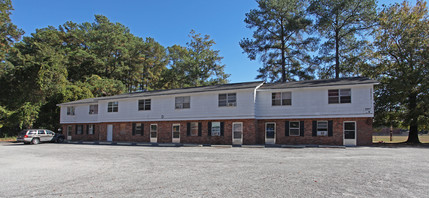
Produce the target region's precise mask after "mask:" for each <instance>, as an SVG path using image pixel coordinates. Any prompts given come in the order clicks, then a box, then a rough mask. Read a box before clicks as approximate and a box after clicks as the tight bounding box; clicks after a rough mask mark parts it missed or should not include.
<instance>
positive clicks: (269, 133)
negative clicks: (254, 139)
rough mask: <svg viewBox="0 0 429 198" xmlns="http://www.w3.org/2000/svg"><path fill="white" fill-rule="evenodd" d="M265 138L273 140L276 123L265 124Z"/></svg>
mask: <svg viewBox="0 0 429 198" xmlns="http://www.w3.org/2000/svg"><path fill="white" fill-rule="evenodd" d="M265 134H266V138H275V134H276V123H265Z"/></svg>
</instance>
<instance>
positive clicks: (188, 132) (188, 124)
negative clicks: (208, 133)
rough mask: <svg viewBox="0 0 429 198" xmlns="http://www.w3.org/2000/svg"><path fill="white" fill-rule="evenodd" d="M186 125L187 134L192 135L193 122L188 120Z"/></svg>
mask: <svg viewBox="0 0 429 198" xmlns="http://www.w3.org/2000/svg"><path fill="white" fill-rule="evenodd" d="M186 126H187V127H186V135H187V136H191V123H190V122H188V123H187V125H186Z"/></svg>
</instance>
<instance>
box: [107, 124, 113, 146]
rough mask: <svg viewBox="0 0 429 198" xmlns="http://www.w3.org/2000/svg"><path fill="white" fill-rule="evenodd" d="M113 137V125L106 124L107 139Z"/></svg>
mask: <svg viewBox="0 0 429 198" xmlns="http://www.w3.org/2000/svg"><path fill="white" fill-rule="evenodd" d="M112 137H113V125H111V124H109V125H107V141H109V142H111V141H112Z"/></svg>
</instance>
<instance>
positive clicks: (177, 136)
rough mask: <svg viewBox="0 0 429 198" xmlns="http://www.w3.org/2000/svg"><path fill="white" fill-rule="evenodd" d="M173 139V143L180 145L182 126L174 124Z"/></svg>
mask: <svg viewBox="0 0 429 198" xmlns="http://www.w3.org/2000/svg"><path fill="white" fill-rule="evenodd" d="M172 137H173V139H172V142H173V143H180V124H173V129H172Z"/></svg>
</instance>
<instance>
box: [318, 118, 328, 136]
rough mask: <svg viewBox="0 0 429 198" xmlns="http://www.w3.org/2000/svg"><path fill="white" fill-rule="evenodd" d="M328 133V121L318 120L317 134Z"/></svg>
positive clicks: (324, 134) (323, 134)
mask: <svg viewBox="0 0 429 198" xmlns="http://www.w3.org/2000/svg"><path fill="white" fill-rule="evenodd" d="M327 135H328V121H317V136H327Z"/></svg>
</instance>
